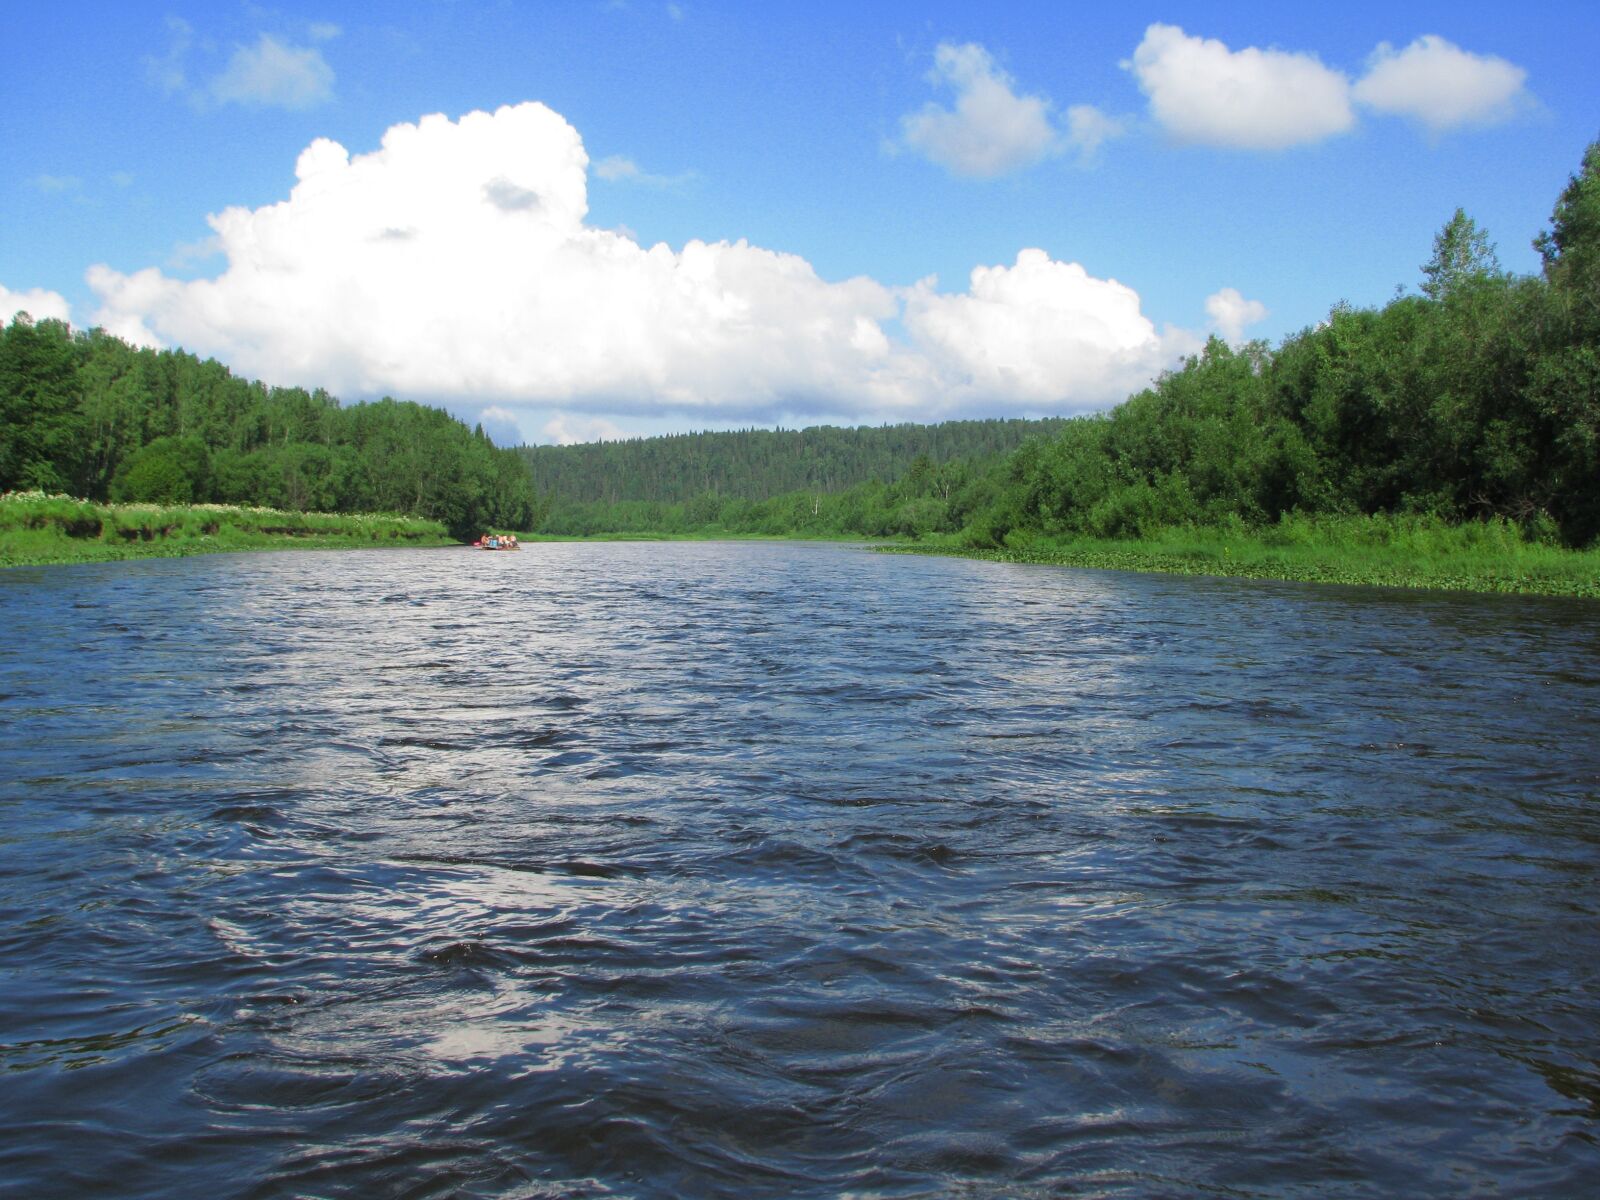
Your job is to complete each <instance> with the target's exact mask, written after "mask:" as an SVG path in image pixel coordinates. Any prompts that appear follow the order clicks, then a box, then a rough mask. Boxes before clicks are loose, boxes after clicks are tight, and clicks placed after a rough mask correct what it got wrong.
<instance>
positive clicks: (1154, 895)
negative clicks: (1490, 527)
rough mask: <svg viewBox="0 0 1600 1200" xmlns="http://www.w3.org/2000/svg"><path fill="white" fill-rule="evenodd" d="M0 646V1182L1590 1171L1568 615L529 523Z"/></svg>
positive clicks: (366, 1190)
mask: <svg viewBox="0 0 1600 1200" xmlns="http://www.w3.org/2000/svg"><path fill="white" fill-rule="evenodd" d="M0 631H3V642H0V752H3V753H0V1192H4V1193H5V1194H7V1195H11V1194H15V1195H18V1196H28V1197H45V1196H73V1197H78V1196H119V1197H191V1196H192V1197H207V1198H210V1197H223V1196H239V1197H280V1196H283V1197H288V1196H317V1197H346V1196H348V1197H389V1196H407V1197H431V1196H440V1197H443V1196H522V1197H558V1196H560V1197H567V1196H573V1197H601V1196H605V1197H612V1196H620V1197H720V1196H727V1197H739V1198H741V1200H752V1198H757V1197H780V1196H816V1197H823V1196H853V1197H934V1196H940V1197H942V1196H958V1197H990V1196H994V1197H1033V1196H1040V1197H1042V1196H1060V1195H1072V1196H1165V1195H1171V1196H1187V1195H1216V1196H1229V1197H1250V1196H1318V1197H1321V1196H1342V1195H1348V1196H1441V1197H1445V1196H1448V1197H1456V1196H1465V1195H1491V1194H1492V1195H1513V1194H1514V1195H1528V1196H1566V1195H1590V1194H1592V1193H1591V1192H1589V1191H1588V1190H1587V1189H1588V1188H1590V1187H1592V1186H1593V1184H1594V1181H1595V1179H1596V1178H1597V1177H1600V986H1597V985H1600V888H1597V886H1596V884H1597V881H1600V666H1597V664H1600V606H1597V605H1594V604H1592V603H1581V602H1571V603H1568V602H1552V601H1543V600H1534V599H1522V598H1493V597H1487V598H1486V597H1464V596H1451V595H1442V594H1425V593H1399V592H1387V591H1379V590H1369V589H1354V588H1350V589H1345V588H1332V587H1310V586H1302V585H1293V584H1272V583H1243V582H1236V581H1222V580H1195V579H1174V578H1167V577H1161V576H1140V575H1124V574H1114V573H1101V572H1085V571H1073V570H1066V569H1057V568H1048V567H1036V566H1034V567H1024V566H1010V565H1003V564H994V563H978V562H967V561H959V560H949V559H932V558H908V557H900V556H886V555H875V554H872V553H869V552H866V551H864V550H860V549H855V548H848V547H835V546H814V545H782V544H665V545H640V544H631V545H625V544H612V545H583V544H559V545H530V546H527V547H525V548H524V549H523V550H522V551H521V552H520V553H517V554H482V553H474V552H472V551H469V550H464V549H463V550H434V551H413V550H394V551H373V552H366V551H355V552H347V553H338V554H332V553H282V554H258V555H238V556H217V557H210V558H199V559H186V560H161V561H145V562H137V563H117V564H107V565H92V566H74V567H55V568H21V569H13V570H9V571H5V572H0ZM8 1189H14V1190H8Z"/></svg>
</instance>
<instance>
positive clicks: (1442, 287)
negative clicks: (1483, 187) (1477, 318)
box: [1422, 208, 1500, 300]
mask: <svg viewBox="0 0 1600 1200" xmlns="http://www.w3.org/2000/svg"><path fill="white" fill-rule="evenodd" d="M1499 274H1500V260H1499V259H1498V258H1497V257H1495V252H1494V245H1493V244H1492V243H1491V242H1490V241H1489V235H1488V234H1487V233H1485V232H1484V231H1483V230H1482V229H1480V228H1478V223H1477V222H1476V221H1474V220H1473V219H1472V218H1471V217H1469V216H1467V214H1466V211H1465V210H1464V209H1460V208H1458V209H1456V215H1455V216H1453V217H1451V218H1450V219H1449V220H1448V221H1446V222H1445V226H1444V228H1443V229H1441V230H1440V231H1439V232H1438V234H1437V235H1436V236H1435V237H1434V239H1433V257H1432V258H1430V259H1429V260H1428V261H1427V262H1425V263H1423V264H1422V275H1423V281H1422V292H1423V295H1425V296H1427V297H1428V298H1429V299H1430V300H1443V299H1444V298H1445V297H1446V296H1448V295H1449V294H1450V293H1451V292H1453V291H1455V290H1457V289H1458V288H1461V287H1462V286H1464V285H1466V284H1469V283H1472V282H1474V281H1481V280H1484V279H1489V278H1492V277H1494V276H1496V275H1499Z"/></svg>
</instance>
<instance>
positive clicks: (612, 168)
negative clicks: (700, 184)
mask: <svg viewBox="0 0 1600 1200" xmlns="http://www.w3.org/2000/svg"><path fill="white" fill-rule="evenodd" d="M593 169H594V174H595V178H597V179H603V180H605V181H606V182H607V183H636V184H641V185H643V186H646V187H676V186H677V185H678V184H680V183H687V182H688V181H689V180H690V179H692V178H693V177H694V173H693V172H692V171H686V172H684V173H683V174H682V175H653V174H651V173H650V172H649V171H644V170H641V169H640V168H639V164H638V163H636V162H634V161H633V159H631V158H628V157H626V156H624V155H621V154H611V155H607V156H606V157H605V158H602V159H599V160H598V161H596V162H595V163H594V164H593Z"/></svg>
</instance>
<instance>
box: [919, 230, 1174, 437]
mask: <svg viewBox="0 0 1600 1200" xmlns="http://www.w3.org/2000/svg"><path fill="white" fill-rule="evenodd" d="M904 320H905V326H906V329H907V330H908V331H909V333H910V334H911V337H912V339H913V341H914V342H915V344H916V345H917V347H918V348H919V349H920V350H921V351H922V352H923V354H924V355H925V356H926V358H927V360H928V362H929V363H930V364H931V366H932V368H933V376H934V378H936V379H937V380H938V381H939V382H938V386H939V388H940V389H941V390H942V391H944V392H945V393H946V394H947V397H948V399H949V400H956V401H958V402H959V403H961V404H962V405H963V406H969V405H973V404H978V405H983V404H986V403H996V402H998V404H997V407H1006V406H1011V407H1015V406H1017V405H1018V404H1021V405H1023V406H1025V407H1026V406H1034V407H1037V408H1051V409H1055V410H1062V409H1068V408H1070V409H1077V410H1086V409H1091V408H1102V407H1105V406H1107V405H1110V404H1113V403H1115V402H1116V401H1118V400H1121V399H1123V398H1124V397H1126V396H1127V395H1128V393H1129V392H1131V391H1134V390H1137V389H1138V388H1139V387H1142V386H1143V385H1144V384H1146V383H1148V382H1149V381H1150V379H1151V377H1152V376H1154V375H1155V374H1157V373H1159V372H1160V371H1161V370H1162V368H1163V367H1166V366H1168V365H1170V364H1171V363H1172V362H1173V361H1175V360H1176V359H1177V358H1179V357H1180V356H1181V355H1182V354H1184V353H1187V352H1188V351H1190V350H1192V349H1193V348H1194V346H1195V344H1196V339H1195V338H1194V337H1193V335H1190V334H1183V333H1179V332H1175V331H1168V333H1166V334H1158V333H1157V332H1156V329H1155V326H1154V325H1152V324H1151V323H1150V320H1149V318H1147V317H1146V316H1145V315H1144V314H1143V313H1142V312H1141V311H1140V306H1139V295H1138V293H1137V292H1135V291H1134V290H1133V289H1132V288H1130V287H1126V286H1124V285H1123V284H1120V283H1118V282H1117V281H1116V280H1114V279H1096V278H1094V276H1092V275H1090V274H1089V273H1088V272H1087V271H1085V270H1084V269H1083V267H1081V266H1079V265H1078V264H1077V263H1064V262H1056V261H1054V260H1053V259H1051V258H1050V256H1049V255H1047V254H1046V253H1045V252H1044V251H1043V250H1023V251H1022V252H1021V253H1020V254H1018V255H1017V261H1016V263H1015V265H1013V266H1011V267H1004V266H995V267H976V268H974V270H973V272H972V279H971V287H970V289H969V290H968V291H967V292H966V293H964V294H961V295H942V294H940V293H938V292H935V291H934V290H933V287H932V285H931V283H930V282H928V281H924V282H923V283H920V284H918V285H917V286H916V287H914V288H912V289H911V290H910V292H909V294H908V296H907V299H906V311H905V318H904ZM947 402H948V400H947Z"/></svg>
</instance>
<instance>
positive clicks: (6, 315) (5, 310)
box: [0, 283, 72, 327]
mask: <svg viewBox="0 0 1600 1200" xmlns="http://www.w3.org/2000/svg"><path fill="white" fill-rule="evenodd" d="M18 313H27V314H28V315H29V316H30V317H32V318H33V319H34V320H35V321H43V320H45V319H46V318H51V319H54V320H57V321H70V320H72V306H71V305H70V304H68V303H67V300H66V297H65V296H63V295H61V293H60V292H49V291H46V290H45V289H44V288H29V289H28V290H27V291H25V292H13V291H12V290H11V289H10V288H8V287H6V286H5V284H3V283H0V327H3V326H6V325H9V324H11V320H12V318H13V317H15V316H16V315H17V314H18Z"/></svg>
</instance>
